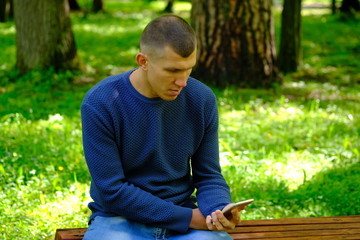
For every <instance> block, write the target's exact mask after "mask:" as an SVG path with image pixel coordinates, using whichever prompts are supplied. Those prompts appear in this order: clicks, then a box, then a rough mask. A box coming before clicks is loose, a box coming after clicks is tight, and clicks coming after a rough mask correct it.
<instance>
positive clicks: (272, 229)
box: [230, 223, 360, 233]
mask: <svg viewBox="0 0 360 240" xmlns="http://www.w3.org/2000/svg"><path fill="white" fill-rule="evenodd" d="M355 228H358V229H360V223H347V224H316V225H315V224H301V225H283V226H281V225H275V226H271V225H267V226H255V227H253V226H238V227H237V228H236V229H234V230H231V231H230V233H232V232H234V233H251V232H277V231H296V230H299V229H300V230H325V229H355Z"/></svg>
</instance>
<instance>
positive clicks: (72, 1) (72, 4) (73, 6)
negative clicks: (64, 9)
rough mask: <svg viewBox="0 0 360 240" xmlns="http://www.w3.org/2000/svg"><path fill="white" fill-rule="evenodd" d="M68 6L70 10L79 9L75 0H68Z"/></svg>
mask: <svg viewBox="0 0 360 240" xmlns="http://www.w3.org/2000/svg"><path fill="white" fill-rule="evenodd" d="M69 7H70V10H71V11H79V10H81V7H80V5H79V3H78V2H77V0H69Z"/></svg>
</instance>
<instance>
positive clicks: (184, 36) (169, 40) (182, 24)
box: [140, 15, 196, 57]
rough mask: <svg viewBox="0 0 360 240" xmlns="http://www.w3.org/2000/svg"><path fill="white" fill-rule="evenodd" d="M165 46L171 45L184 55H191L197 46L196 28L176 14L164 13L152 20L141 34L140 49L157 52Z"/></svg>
mask: <svg viewBox="0 0 360 240" xmlns="http://www.w3.org/2000/svg"><path fill="white" fill-rule="evenodd" d="M165 46H170V47H171V48H172V50H174V51H175V52H176V53H177V54H179V55H180V56H182V57H188V56H190V54H192V53H193V52H194V50H195V48H196V36H195V32H194V30H193V29H192V28H191V26H190V25H189V24H188V23H187V22H186V21H185V20H184V19H182V18H181V17H178V16H175V15H163V16H160V17H158V18H156V19H154V20H152V21H151V22H150V23H149V24H148V25H147V26H146V27H145V29H144V31H143V33H142V35H141V38H140V50H141V51H155V52H156V51H158V50H159V49H162V48H164V47H165Z"/></svg>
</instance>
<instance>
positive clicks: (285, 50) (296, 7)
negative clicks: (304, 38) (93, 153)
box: [279, 0, 302, 73]
mask: <svg viewBox="0 0 360 240" xmlns="http://www.w3.org/2000/svg"><path fill="white" fill-rule="evenodd" d="M281 16H282V17H281V38H280V53H279V69H280V71H281V72H283V73H289V72H296V70H297V68H298V66H299V64H300V62H301V58H302V56H301V0H284V5H283V10H282V15H281Z"/></svg>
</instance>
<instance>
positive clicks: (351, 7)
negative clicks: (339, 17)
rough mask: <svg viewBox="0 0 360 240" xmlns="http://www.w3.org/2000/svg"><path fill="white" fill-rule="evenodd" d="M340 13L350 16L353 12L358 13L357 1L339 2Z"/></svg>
mask: <svg viewBox="0 0 360 240" xmlns="http://www.w3.org/2000/svg"><path fill="white" fill-rule="evenodd" d="M340 11H341V12H343V13H349V14H351V13H352V12H353V11H356V12H358V11H360V3H359V0H343V1H342V2H341V7H340Z"/></svg>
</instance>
